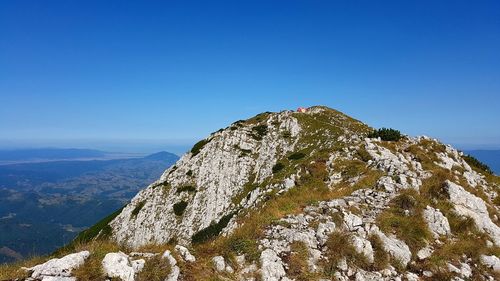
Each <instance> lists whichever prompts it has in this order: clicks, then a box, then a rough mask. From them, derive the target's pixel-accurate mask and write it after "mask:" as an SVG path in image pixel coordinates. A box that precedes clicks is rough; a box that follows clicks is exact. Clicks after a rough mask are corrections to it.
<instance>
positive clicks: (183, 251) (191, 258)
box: [175, 245, 196, 262]
mask: <svg viewBox="0 0 500 281" xmlns="http://www.w3.org/2000/svg"><path fill="white" fill-rule="evenodd" d="M175 250H176V251H177V252H178V253H179V254H180V255H181V257H182V258H183V259H184V261H187V262H195V261H196V258H195V257H194V256H193V255H191V252H189V250H188V249H187V248H186V247H184V246H181V245H177V246H175Z"/></svg>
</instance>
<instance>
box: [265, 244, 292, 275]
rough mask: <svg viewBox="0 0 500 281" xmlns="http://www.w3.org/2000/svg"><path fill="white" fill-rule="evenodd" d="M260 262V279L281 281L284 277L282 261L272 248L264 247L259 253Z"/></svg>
mask: <svg viewBox="0 0 500 281" xmlns="http://www.w3.org/2000/svg"><path fill="white" fill-rule="evenodd" d="M260 264H261V274H262V280H266V281H281V280H284V279H283V278H286V272H285V268H284V266H283V261H282V260H281V258H280V257H279V256H278V255H277V254H276V252H274V251H273V250H271V249H266V250H264V251H263V252H262V253H261V255H260ZM287 279H288V278H287Z"/></svg>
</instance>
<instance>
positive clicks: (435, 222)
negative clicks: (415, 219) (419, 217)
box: [423, 206, 451, 239]
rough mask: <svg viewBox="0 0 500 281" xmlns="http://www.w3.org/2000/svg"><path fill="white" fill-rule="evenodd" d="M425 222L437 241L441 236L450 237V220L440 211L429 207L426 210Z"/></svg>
mask: <svg viewBox="0 0 500 281" xmlns="http://www.w3.org/2000/svg"><path fill="white" fill-rule="evenodd" d="M423 215H424V220H425V221H426V222H427V226H428V227H429V230H430V231H431V233H432V235H433V236H434V238H435V239H437V238H439V237H440V236H448V235H450V234H451V229H450V224H449V223H448V219H447V218H446V217H445V216H444V215H443V213H441V212H440V211H439V210H438V209H434V208H432V207H431V206H427V208H425V210H424V214H423Z"/></svg>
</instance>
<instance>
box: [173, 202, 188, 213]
mask: <svg viewBox="0 0 500 281" xmlns="http://www.w3.org/2000/svg"><path fill="white" fill-rule="evenodd" d="M187 205H188V203H187V202H186V201H181V202H179V203H175V204H174V214H175V215H176V216H182V214H183V213H184V210H186V207H187Z"/></svg>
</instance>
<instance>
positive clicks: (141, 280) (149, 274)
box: [135, 255, 171, 281]
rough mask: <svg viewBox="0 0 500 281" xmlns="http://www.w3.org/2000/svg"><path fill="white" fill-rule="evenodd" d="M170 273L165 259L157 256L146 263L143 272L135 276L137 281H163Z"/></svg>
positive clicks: (168, 264)
mask: <svg viewBox="0 0 500 281" xmlns="http://www.w3.org/2000/svg"><path fill="white" fill-rule="evenodd" d="M170 272H171V267H170V263H169V262H168V260H167V259H165V258H162V256H161V255H157V256H155V257H153V258H151V259H148V260H147V261H146V264H145V265H144V268H143V270H142V271H141V272H140V273H139V274H138V275H137V277H136V278H135V280H137V281H164V280H165V279H166V278H167V276H168V275H169V274H170Z"/></svg>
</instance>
